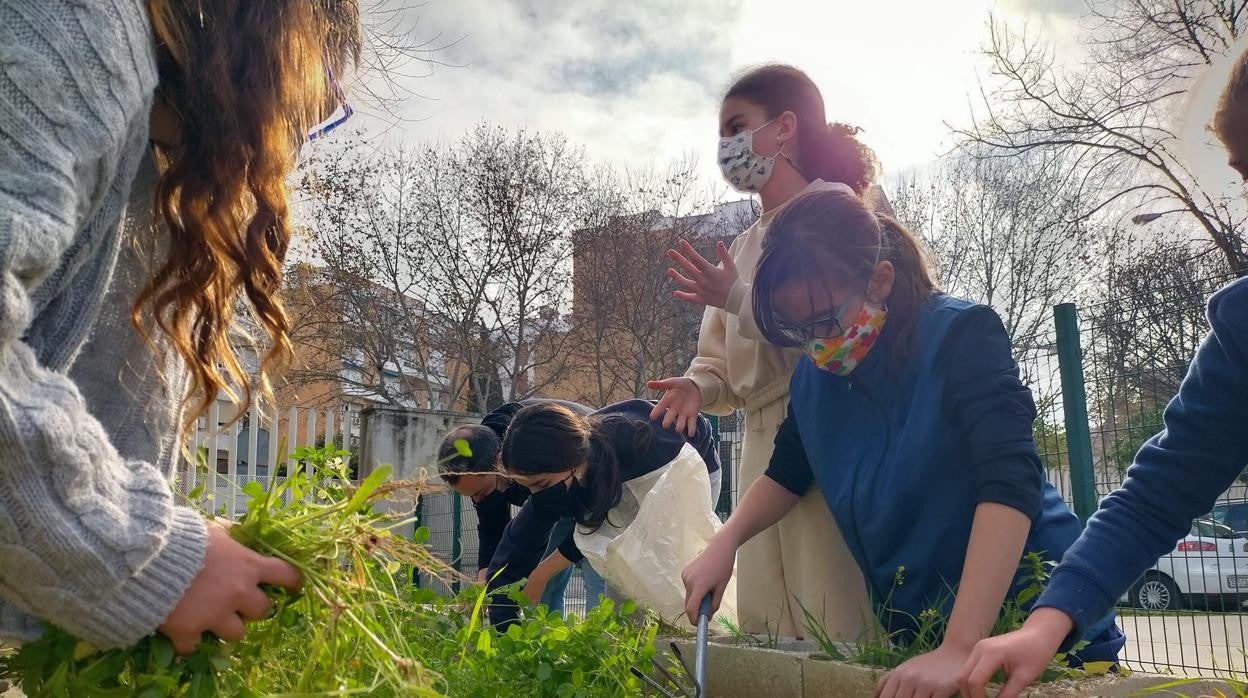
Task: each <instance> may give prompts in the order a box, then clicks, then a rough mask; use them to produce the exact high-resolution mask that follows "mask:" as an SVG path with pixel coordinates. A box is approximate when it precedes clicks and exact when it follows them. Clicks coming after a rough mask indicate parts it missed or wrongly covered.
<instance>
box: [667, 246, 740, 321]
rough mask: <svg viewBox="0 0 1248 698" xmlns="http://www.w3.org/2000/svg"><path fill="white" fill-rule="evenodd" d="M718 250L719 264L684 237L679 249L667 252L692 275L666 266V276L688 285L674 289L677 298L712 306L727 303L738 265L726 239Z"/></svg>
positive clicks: (720, 305) (716, 247)
mask: <svg viewBox="0 0 1248 698" xmlns="http://www.w3.org/2000/svg"><path fill="white" fill-rule="evenodd" d="M715 252H716V253H717V254H718V255H719V265H718V266H716V265H714V264H711V262H710V261H709V260H707V259H706V258H705V257H703V256H702V255H700V254H698V251H697V250H695V249H693V245H690V244H689V243H688V242H686V241H684V240H681V241H680V250H668V251H667V256H668V257H669V258H670V259H671V260H672V261H673V262H675V263H676V264H677V265H678V266H679V267H680V268H681V269H683V270H684V271H685V273H687V274H688V275H689V276H685V275H684V274H681V273H680V272H679V271H677V270H676V269H675V268H669V269H668V270H667V278H669V279H671V280H672V281H675V282H676V283H677V284H679V285H680V286H682V287H683V288H684V289H685V290H683V291H676V292H675V293H674V295H675V296H676V297H677V298H679V299H681V300H682V301H686V302H689V303H698V304H700V305H709V306H711V307H712V308H723V307H725V306H727V305H728V296H729V295H730V294H731V293H732V287H733V285H734V284H736V283H737V277H738V274H737V265H736V264H735V263H734V262H733V261H732V254H730V253H729V252H728V246H727V245H725V244H724V243H723V241H720V242H719V243H718V244H717V245H716V246H715Z"/></svg>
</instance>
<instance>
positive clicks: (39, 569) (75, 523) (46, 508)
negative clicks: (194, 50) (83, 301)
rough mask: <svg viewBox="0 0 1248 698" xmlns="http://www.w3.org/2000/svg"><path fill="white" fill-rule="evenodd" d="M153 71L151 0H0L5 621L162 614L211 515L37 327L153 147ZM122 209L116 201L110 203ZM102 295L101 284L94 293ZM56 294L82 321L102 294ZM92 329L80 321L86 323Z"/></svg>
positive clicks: (136, 619)
mask: <svg viewBox="0 0 1248 698" xmlns="http://www.w3.org/2000/svg"><path fill="white" fill-rule="evenodd" d="M154 84H155V66H154V61H153V58H152V44H151V36H150V29H149V28H148V22H147V17H146V10H145V8H144V3H143V2H141V1H140V0H98V1H97V2H81V1H80V0H6V1H5V2H2V3H0V451H2V452H3V453H4V457H3V458H0V600H2V602H0V627H3V628H5V629H6V632H8V633H12V632H13V630H12V629H13V628H22V629H24V630H28V629H30V628H31V624H30V623H29V622H28V620H29V619H28V618H22V617H20V616H21V614H19V613H17V612H16V611H20V612H22V613H25V614H29V615H30V616H35V617H38V618H41V619H43V620H45V621H48V622H50V623H52V624H55V625H57V626H59V627H61V628H64V629H65V630H67V631H69V632H71V633H73V634H75V635H77V636H79V637H81V638H83V639H85V640H88V641H90V642H92V643H94V644H96V645H98V646H101V647H113V646H121V645H127V644H131V643H133V642H135V641H136V640H138V639H140V638H141V637H142V636H144V635H146V634H148V633H150V632H152V631H153V630H154V629H155V628H156V627H157V626H158V625H159V624H160V623H161V622H162V621H163V620H164V618H165V617H166V616H167V615H168V613H169V611H170V610H171V609H172V608H173V606H174V605H175V603H176V602H177V600H178V599H179V598H180V597H181V596H182V594H183V593H184V591H185V590H186V588H187V586H189V584H190V581H191V579H192V578H193V577H194V575H195V574H196V573H197V571H198V570H199V567H200V566H201V564H202V561H203V555H204V548H205V545H206V532H205V528H204V523H203V520H202V518H201V517H200V516H199V515H198V514H197V513H196V512H194V511H193V510H191V509H189V508H183V507H179V506H176V504H175V500H174V494H173V492H172V489H171V487H170V484H169V482H168V481H167V480H166V479H165V477H164V475H163V474H162V473H161V472H160V471H159V470H158V469H157V468H156V467H155V466H153V465H151V464H148V463H140V462H129V463H128V462H125V461H124V460H123V459H122V458H121V457H120V456H119V455H118V453H117V451H116V450H115V449H114V448H113V446H112V445H111V444H110V442H109V440H108V437H107V436H106V434H105V431H104V429H103V428H102V427H101V425H100V424H99V422H97V421H96V420H95V419H94V418H93V417H92V416H91V415H90V413H89V412H88V411H87V408H86V405H85V403H84V400H83V398H82V395H81V394H80V393H79V391H78V388H77V386H75V385H74V384H73V382H72V381H70V380H69V379H68V378H67V377H66V376H65V375H64V373H63V371H64V369H65V367H64V366H55V367H53V366H48V365H45V364H44V363H42V362H41V360H40V356H41V354H40V353H37V352H36V350H35V348H34V346H32V345H31V344H30V343H28V342H27V341H26V338H27V337H28V333H29V332H31V330H32V323H34V322H35V320H36V318H40V312H42V311H43V310H44V309H45V308H47V307H48V306H49V305H50V304H51V301H52V299H54V298H58V297H63V296H64V295H65V294H64V293H62V292H63V291H64V289H65V284H67V283H68V282H66V281H65V279H66V278H72V277H73V272H74V271H76V270H80V269H84V268H89V267H87V265H97V266H98V265H111V264H112V263H113V261H114V260H113V257H112V256H110V255H109V252H108V251H109V250H113V251H114V252H113V254H114V255H115V249H116V248H115V246H111V247H110V246H109V245H107V244H102V243H101V242H100V240H102V239H109V236H110V234H111V235H115V234H116V228H117V226H118V225H120V212H121V210H123V209H124V206H122V205H120V204H119V203H118V201H117V198H118V197H120V201H121V202H124V201H125V199H126V196H127V194H128V190H129V186H130V181H131V180H132V179H133V177H134V174H135V170H136V168H137V165H138V162H139V160H140V158H141V155H142V153H143V150H144V148H145V147H146V141H147V135H146V123H147V119H148V112H149V110H150V103H151V102H150V100H151V90H152V88H153V87H154ZM113 211H116V212H117V213H116V214H115V215H113V214H112V212H113ZM96 302H97V303H98V302H99V301H98V300H96ZM62 305H63V304H61V305H58V306H57V307H58V314H57V317H56V318H55V321H56V322H57V323H58V325H57V326H58V328H61V329H60V330H59V331H61V332H64V333H65V334H66V336H75V335H74V331H75V329H79V330H81V329H82V328H81V327H79V326H78V323H82V324H86V323H90V322H91V321H92V319H93V317H94V313H93V312H92V311H91V310H90V308H89V307H88V308H81V307H80V308H77V309H73V310H74V312H68V311H66V310H65V308H64V307H62ZM83 334H85V332H79V333H78V335H77V336H79V337H81V336H82V335H83Z"/></svg>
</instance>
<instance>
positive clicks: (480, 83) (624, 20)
mask: <svg viewBox="0 0 1248 698" xmlns="http://www.w3.org/2000/svg"><path fill="white" fill-rule="evenodd" d="M1082 2H1083V0H891V1H889V2H879V1H863V2H858V1H856V0H854V1H850V0H629V1H628V2H618V1H616V0H424V2H423V4H420V5H419V6H417V7H413V8H411V9H409V10H405V11H406V12H407V13H408V14H409V19H412V20H416V19H418V20H419V23H418V24H416V25H415V29H414V31H415V36H417V37H419V38H422V39H429V40H432V41H434V42H435V43H443V44H446V43H449V44H451V45H450V46H448V47H447V48H445V49H444V50H442V51H439V52H437V53H436V57H437V58H438V59H439V60H440V61H441V62H442V63H444V64H447V65H444V66H434V67H432V68H431V69H430V70H428V71H424V73H423V74H421V75H414V76H413V77H411V78H405V79H404V81H403V82H404V85H405V86H406V87H408V88H410V89H411V90H412V91H414V92H417V93H419V94H420V95H422V96H423V97H412V98H410V99H408V100H407V102H406V104H405V106H404V107H403V109H402V112H401V116H402V119H403V120H402V121H400V122H398V123H396V124H393V125H392V126H391V127H390V128H388V129H387V128H386V125H385V124H384V123H381V121H380V120H377V119H373V120H371V121H370V120H369V119H368V118H367V117H366V118H365V119H361V120H359V122H361V123H365V124H366V125H367V127H368V128H369V129H370V130H371V131H372V132H373V133H375V134H376V133H379V132H381V131H383V130H385V133H386V135H385V139H386V140H389V141H392V140H404V141H408V142H422V141H429V140H439V139H454V138H455V137H457V136H458V135H459V134H461V133H463V132H464V131H465V130H467V129H468V128H469V127H470V126H471V125H472V124H473V123H475V122H477V121H480V120H488V121H491V122H495V123H500V124H503V125H506V126H510V127H526V128H530V129H538V130H543V131H558V132H562V133H563V134H565V135H566V136H567V137H568V138H569V139H570V140H572V141H573V142H576V143H579V144H582V145H584V146H585V147H586V149H587V152H588V154H589V156H590V157H591V158H593V159H595V160H601V161H607V162H612V163H616V164H635V165H644V164H648V163H663V162H667V161H669V160H672V159H675V158H678V157H681V156H682V155H694V156H696V157H697V158H698V160H699V162H700V166H701V168H702V170H703V172H704V173H705V174H706V176H707V177H708V181H710V180H712V179H713V178H714V177H715V174H716V170H715V165H714V152H715V147H716V139H717V133H716V116H717V113H718V107H719V104H718V99H719V96H720V94H721V93H722V91H723V89H724V88H725V87H726V86H727V83H728V81H729V79H730V77H731V76H732V75H733V73H734V72H735V71H738V70H740V69H742V68H743V67H746V66H749V65H752V64H757V63H761V62H768V61H781V62H788V63H793V64H795V65H797V66H799V67H801V68H803V69H805V70H806V71H807V72H809V73H810V75H811V76H812V77H813V78H814V80H815V82H816V83H817V84H818V85H819V86H820V88H821V89H822V91H823V94H824V98H825V100H826V102H827V105H828V117H829V119H830V120H837V121H846V122H849V123H852V124H856V125H858V126H861V127H863V128H864V129H865V132H864V134H863V138H864V139H865V140H866V141H867V142H868V143H869V144H870V145H871V146H872V147H874V148H875V149H876V151H877V153H878V155H879V156H880V159H881V161H882V162H883V163H884V166H885V168H886V170H888V171H893V172H895V171H898V170H900V169H904V168H907V167H909V166H912V165H916V164H921V163H923V162H926V161H928V160H930V159H931V158H932V157H933V156H935V155H936V154H938V153H939V152H941V151H942V150H943V149H945V148H946V147H947V146H948V142H947V139H946V131H947V129H946V127H945V122H946V121H959V120H963V119H965V117H966V115H967V114H968V113H969V112H968V109H969V106H968V105H969V103H970V101H971V100H973V99H974V93H975V92H976V89H977V84H978V83H977V76H979V75H982V74H983V73H984V65H983V63H982V59H981V58H979V56H978V55H977V51H978V48H979V47H980V45H981V44H982V41H983V38H984V35H985V27H986V23H987V21H988V17H989V13H990V12H992V13H995V14H996V16H997V17H998V18H999V19H1004V20H1006V21H1009V22H1011V23H1012V24H1015V25H1017V26H1020V27H1021V26H1022V25H1023V24H1024V23H1026V24H1028V25H1029V26H1030V27H1031V28H1033V29H1041V30H1044V31H1046V33H1049V34H1050V35H1052V36H1055V37H1057V39H1058V40H1059V41H1069V39H1070V37H1071V36H1072V35H1073V23H1074V21H1075V20H1074V19H1073V17H1074V16H1075V15H1076V14H1077V12H1078V10H1079V8H1081V7H1082ZM1059 48H1060V45H1059ZM413 72H415V71H413ZM715 181H717V180H715Z"/></svg>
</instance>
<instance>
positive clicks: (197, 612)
mask: <svg viewBox="0 0 1248 698" xmlns="http://www.w3.org/2000/svg"><path fill="white" fill-rule="evenodd" d="M207 525H208V547H207V549H206V550H205V552H204V564H203V567H201V568H200V570H199V573H198V574H196V575H195V578H194V579H193V580H191V585H190V587H188V588H187V590H186V593H185V594H184V595H183V596H182V599H181V600H180V601H178V604H177V605H176V606H174V608H173V611H172V612H171V613H170V614H169V617H167V618H166V619H165V622H164V624H163V625H161V626H160V628H159V630H160V632H162V633H164V634H165V636H166V637H168V638H169V640H170V641H171V642H172V643H173V648H174V649H175V650H177V652H178V653H179V654H190V653H192V652H194V651H195V648H196V647H197V646H198V645H199V643H200V640H202V639H203V634H204V633H206V632H210V633H213V634H214V635H216V636H217V637H219V638H221V639H222V640H225V641H227V642H237V641H239V640H241V639H243V634H244V628H243V621H244V620H263V619H264V618H265V617H266V616H267V615H268V613H269V606H270V602H269V597H268V596H267V595H266V594H265V593H264V591H263V590H261V589H260V585H261V584H272V585H276V586H281V587H285V588H286V589H288V590H289V591H296V590H298V588H299V571H298V570H296V569H295V568H294V567H293V566H291V565H290V564H288V563H286V562H283V561H282V560H279V559H277V558H274V557H266V556H264V555H261V554H260V553H257V552H255V551H254V550H251V549H250V548H247V547H246V546H244V545H243V544H242V543H239V542H238V541H236V540H234V539H233V538H231V537H230V534H229V532H227V531H226V528H225V527H224V526H222V525H221V524H218V523H215V522H211V521H210V522H208V524H207Z"/></svg>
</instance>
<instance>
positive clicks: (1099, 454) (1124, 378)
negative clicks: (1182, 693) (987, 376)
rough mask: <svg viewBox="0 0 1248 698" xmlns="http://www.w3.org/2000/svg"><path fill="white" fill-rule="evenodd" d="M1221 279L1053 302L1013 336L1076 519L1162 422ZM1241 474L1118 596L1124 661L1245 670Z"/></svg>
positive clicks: (1045, 447) (1045, 455) (1247, 523)
mask: <svg viewBox="0 0 1248 698" xmlns="http://www.w3.org/2000/svg"><path fill="white" fill-rule="evenodd" d="M1229 280H1230V278H1229V277H1211V278H1204V279H1191V280H1188V281H1185V282H1183V283H1182V284H1180V285H1175V286H1172V287H1165V288H1153V289H1151V292H1150V293H1147V294H1138V295H1131V296H1122V297H1114V298H1110V299H1108V300H1104V301H1101V302H1099V303H1095V304H1089V305H1086V306H1084V307H1081V308H1076V307H1075V306H1072V305H1067V306H1059V307H1058V308H1057V309H1055V313H1054V317H1053V320H1052V321H1051V322H1049V323H1047V325H1046V326H1045V327H1044V328H1043V329H1042V330H1041V331H1040V332H1039V333H1037V335H1036V336H1034V337H1030V338H1026V339H1024V340H1022V341H1018V342H1016V350H1015V353H1016V357H1017V358H1018V361H1019V365H1020V367H1021V370H1022V375H1023V378H1024V380H1025V381H1026V382H1027V384H1028V385H1029V386H1030V387H1031V388H1032V390H1033V392H1034V393H1035V395H1036V402H1037V405H1038V407H1039V416H1038V418H1037V420H1036V424H1035V437H1036V444H1037V446H1038V447H1039V450H1040V454H1041V458H1042V460H1043V462H1044V465H1045V467H1046V469H1047V471H1048V475H1049V479H1050V480H1051V481H1052V482H1053V484H1054V485H1055V486H1056V487H1057V488H1058V490H1059V491H1060V492H1061V493H1062V495H1063V496H1064V497H1065V499H1066V501H1067V502H1068V503H1069V504H1071V506H1072V508H1074V509H1075V511H1076V513H1078V514H1079V515H1080V516H1081V518H1085V519H1086V517H1087V516H1089V515H1090V514H1091V513H1092V511H1094V510H1095V507H1096V505H1097V503H1098V502H1099V501H1100V499H1101V498H1102V497H1104V496H1105V495H1107V494H1109V493H1110V492H1111V491H1113V490H1114V489H1116V488H1117V487H1118V486H1119V485H1121V483H1122V481H1123V479H1124V478H1125V476H1126V473H1127V469H1128V468H1129V467H1130V466H1131V463H1132V460H1133V459H1134V457H1135V454H1136V452H1137V451H1138V450H1139V448H1140V446H1142V445H1143V444H1144V442H1145V441H1147V440H1148V439H1149V438H1151V437H1152V436H1153V435H1155V434H1157V433H1158V432H1160V431H1161V430H1162V428H1163V423H1162V412H1163V411H1164V409H1165V406H1166V405H1167V403H1168V402H1169V401H1170V399H1171V398H1172V397H1173V396H1174V395H1175V394H1176V393H1177V392H1178V389H1179V384H1180V383H1181V382H1182V379H1183V376H1184V375H1185V374H1186V372H1187V368H1188V365H1189V363H1190V361H1191V358H1192V357H1193V356H1194V355H1195V353H1196V350H1197V348H1198V347H1199V345H1200V342H1201V341H1202V340H1203V338H1204V337H1205V335H1206V334H1207V332H1208V331H1209V326H1208V322H1207V320H1206V318H1205V305H1206V303H1207V301H1208V299H1209V297H1210V296H1211V295H1212V294H1213V292H1214V291H1216V290H1217V289H1218V288H1220V287H1221V286H1223V285H1224V284H1225V283H1227V282H1228V281H1229ZM1245 428H1248V425H1245ZM1245 465H1246V466H1248V464H1245ZM1246 480H1248V478H1245V477H1244V476H1241V477H1240V479H1239V481H1237V482H1236V483H1235V484H1234V485H1232V486H1231V487H1230V488H1229V489H1228V490H1227V491H1225V492H1224V493H1223V494H1222V495H1221V497H1220V498H1219V500H1218V503H1217V504H1216V505H1215V506H1214V507H1213V509H1212V510H1211V511H1210V512H1209V513H1208V514H1207V515H1206V516H1204V517H1201V518H1199V519H1197V520H1195V521H1193V522H1192V528H1191V530H1190V531H1189V533H1188V535H1186V536H1184V537H1183V538H1182V539H1180V540H1178V541H1176V543H1175V547H1174V549H1173V550H1172V551H1171V552H1169V553H1167V554H1166V555H1164V556H1162V558H1161V559H1160V560H1158V562H1157V564H1156V565H1154V566H1153V567H1152V568H1151V569H1149V570H1148V571H1147V572H1146V573H1145V574H1144V575H1143V576H1142V577H1141V578H1140V579H1139V580H1138V581H1137V582H1136V583H1135V585H1133V586H1132V588H1131V590H1130V591H1129V592H1128V594H1127V595H1126V597H1124V598H1123V599H1122V601H1121V607H1120V618H1119V622H1120V624H1121V626H1122V628H1123V631H1124V632H1125V633H1126V634H1127V637H1128V642H1127V646H1126V648H1125V650H1124V652H1123V654H1122V659H1123V662H1124V664H1125V665H1126V666H1128V667H1129V668H1132V669H1135V670H1140V671H1149V672H1170V671H1172V672H1175V673H1180V674H1192V675H1226V674H1230V673H1238V674H1241V675H1242V674H1244V673H1245V672H1248V665H1246V663H1245V655H1244V647H1245V642H1244V640H1245V634H1246V631H1248V615H1246V614H1245V608H1244V605H1245V602H1248V490H1246V488H1245V482H1246Z"/></svg>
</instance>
